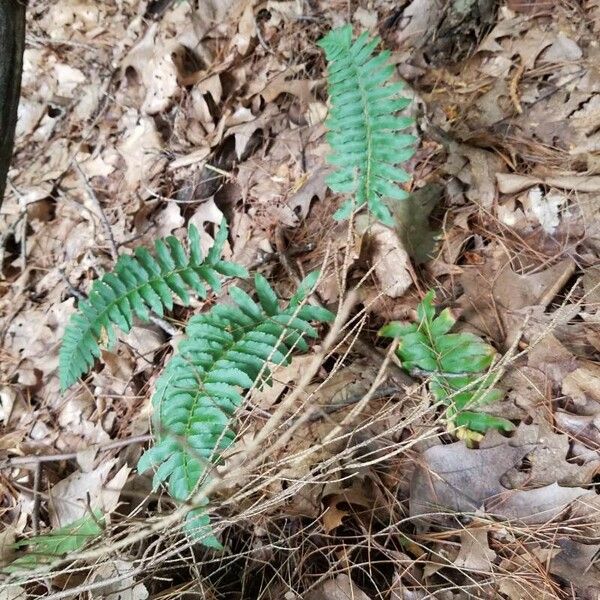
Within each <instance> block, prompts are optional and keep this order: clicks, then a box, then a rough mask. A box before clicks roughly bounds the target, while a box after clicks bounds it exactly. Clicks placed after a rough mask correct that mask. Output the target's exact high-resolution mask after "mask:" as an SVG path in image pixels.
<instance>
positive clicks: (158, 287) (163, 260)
mask: <svg viewBox="0 0 600 600" xmlns="http://www.w3.org/2000/svg"><path fill="white" fill-rule="evenodd" d="M188 236H189V254H187V253H186V251H185V250H184V248H183V246H182V244H181V242H180V241H179V240H178V239H177V238H176V237H174V236H169V237H167V238H165V239H160V240H157V241H156V243H155V256H153V255H152V254H150V252H148V250H146V249H145V248H137V249H136V250H135V254H134V255H133V256H129V255H123V256H120V257H119V259H118V260H117V263H116V265H115V268H114V271H112V272H110V273H106V274H105V275H103V276H102V277H101V278H100V279H98V280H97V281H95V282H94V283H93V284H92V289H91V291H90V295H89V298H88V299H87V300H83V301H82V302H80V303H79V307H78V310H77V312H76V313H74V314H73V315H72V316H71V319H70V320H69V323H68V324H67V327H66V330H65V334H64V336H63V340H62V345H61V348H60V353H59V376H60V385H61V389H62V390H63V391H64V390H66V389H67V388H68V387H69V386H71V385H72V384H73V383H75V382H76V381H77V379H78V378H79V377H81V376H82V375H84V374H85V373H87V371H88V370H89V369H90V368H91V367H92V366H93V364H94V360H95V359H96V358H98V357H99V356H100V346H99V340H100V339H101V338H102V337H103V335H106V336H107V337H108V342H109V344H110V345H112V344H114V342H115V339H116V335H115V331H114V326H115V325H116V326H117V327H118V328H119V329H122V330H123V331H125V332H128V331H129V330H130V329H131V327H132V324H133V317H134V315H136V316H138V317H139V318H140V319H141V320H143V321H148V319H149V317H150V311H151V310H152V311H154V312H155V313H157V314H158V315H160V316H162V315H163V314H164V309H167V310H171V309H172V308H173V295H175V296H177V297H178V298H179V299H180V300H181V302H182V303H183V304H184V305H188V304H189V301H190V296H189V293H188V289H191V290H193V291H195V292H196V293H197V294H198V295H199V296H200V297H201V298H204V297H206V294H207V286H210V287H211V288H213V289H214V290H215V291H218V290H219V289H220V287H221V281H220V276H222V275H227V276H235V277H247V276H248V273H247V271H246V269H245V268H244V267H242V266H240V265H237V264H235V263H232V262H228V261H224V260H222V259H221V252H222V250H223V245H224V243H225V241H226V240H227V225H226V223H225V221H223V222H222V224H221V227H220V228H219V231H218V233H217V236H216V237H215V242H214V245H213V246H212V248H211V249H210V250H209V251H208V253H207V256H206V258H205V259H203V257H202V252H201V249H200V236H199V233H198V230H197V229H196V227H195V226H194V225H190V227H189V230H188Z"/></svg>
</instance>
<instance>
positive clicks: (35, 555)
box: [3, 509, 104, 573]
mask: <svg viewBox="0 0 600 600" xmlns="http://www.w3.org/2000/svg"><path fill="white" fill-rule="evenodd" d="M103 530H104V517H103V515H102V513H101V512H100V511H99V510H98V509H96V510H94V511H93V512H92V513H90V514H87V515H84V516H83V517H81V518H80V519H77V521H74V522H73V523H70V524H69V525H65V526H64V527H61V528H59V529H55V530H53V531H51V532H49V533H44V534H40V535H36V536H33V537H31V538H28V539H25V540H21V541H20V542H17V543H15V544H13V547H14V548H23V547H25V546H26V547H27V551H26V552H25V553H23V554H21V555H20V556H19V557H17V558H16V559H15V560H14V561H13V562H12V563H11V564H10V565H8V566H7V567H5V568H4V569H3V571H4V572H6V573H15V572H18V571H24V570H31V569H37V568H39V567H42V566H45V565H50V564H51V563H52V562H54V561H56V560H58V559H60V558H64V557H66V556H67V555H69V554H70V553H72V552H75V551H76V550H79V549H80V548H81V547H82V546H84V545H85V544H87V543H88V542H91V541H92V540H94V539H95V538H97V537H98V536H100V535H101V534H102V531H103Z"/></svg>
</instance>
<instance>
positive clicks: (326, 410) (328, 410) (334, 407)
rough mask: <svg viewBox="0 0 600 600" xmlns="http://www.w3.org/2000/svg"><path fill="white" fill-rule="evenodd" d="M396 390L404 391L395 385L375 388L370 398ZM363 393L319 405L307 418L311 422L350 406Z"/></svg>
mask: <svg viewBox="0 0 600 600" xmlns="http://www.w3.org/2000/svg"><path fill="white" fill-rule="evenodd" d="M398 392H404V388H403V387H399V386H397V385H394V386H386V387H381V388H379V389H377V390H375V391H374V392H373V393H372V394H371V396H370V399H371V400H379V399H380V398H386V397H387V396H393V395H394V394H397V393H398ZM365 395H366V392H361V393H360V394H354V395H352V396H350V397H349V398H346V399H345V400H342V401H341V402H336V403H335V404H329V405H327V406H321V407H319V409H318V410H317V411H316V412H314V413H313V414H312V415H311V417H310V419H309V420H310V421H311V422H314V421H318V420H320V419H322V418H323V416H325V415H330V414H332V413H334V412H337V411H338V410H343V409H344V408H348V406H352V405H353V404H356V403H357V402H360V401H361V400H362V399H363V398H364V397H365Z"/></svg>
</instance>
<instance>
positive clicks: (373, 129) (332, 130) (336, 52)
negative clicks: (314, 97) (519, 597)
mask: <svg viewBox="0 0 600 600" xmlns="http://www.w3.org/2000/svg"><path fill="white" fill-rule="evenodd" d="M379 41H380V40H379V38H378V37H375V38H373V39H369V35H368V33H366V32H365V33H363V34H361V35H360V36H359V37H358V38H357V39H356V41H354V42H353V41H352V26H351V25H345V26H343V27H339V28H337V29H334V30H332V31H331V32H329V33H328V34H327V35H326V36H325V37H324V38H322V39H321V40H320V41H319V46H321V47H322V48H323V49H324V50H325V55H326V57H327V61H328V70H329V73H328V77H327V80H328V85H329V96H330V98H331V111H330V113H329V117H328V119H327V122H326V125H327V127H328V129H329V133H328V135H327V140H328V142H329V145H330V146H331V149H332V150H333V153H332V154H331V155H330V156H329V158H328V161H329V162H330V163H331V164H332V165H334V166H335V167H336V170H335V172H334V173H332V174H331V175H330V176H329V177H328V180H327V183H328V185H329V187H330V188H331V189H332V190H333V191H334V192H338V193H350V194H354V198H353V199H352V200H348V201H347V202H345V203H344V204H343V206H342V207H341V208H340V209H339V210H338V211H337V212H336V213H335V215H334V217H335V218H336V219H338V220H343V219H347V218H348V217H349V216H350V214H351V213H352V211H353V210H354V209H356V208H360V207H361V206H363V205H364V204H365V203H366V204H367V207H368V210H369V211H370V212H371V213H372V214H373V216H374V217H375V218H377V219H379V220H380V221H381V222H382V223H384V224H385V225H393V219H392V215H391V213H390V211H389V209H388V208H387V206H386V205H385V204H384V202H383V199H384V198H389V199H392V200H403V199H405V198H406V197H407V193H406V192H405V191H404V190H402V189H401V188H400V187H398V185H397V184H398V183H402V182H406V181H408V180H409V179H410V177H409V175H408V174H407V173H406V171H404V170H402V169H400V168H398V167H397V166H396V165H397V164H398V163H401V162H403V161H406V160H408V159H409V158H410V157H411V156H412V155H413V154H414V148H413V145H414V143H415V137H414V136H412V135H407V134H400V133H398V132H399V131H401V130H403V129H406V128H407V127H409V126H410V125H411V124H412V123H413V121H412V119H411V118H409V117H406V116H404V117H401V116H397V112H398V111H401V110H403V109H405V108H406V107H407V106H408V105H409V104H410V100H409V99H408V98H403V97H400V96H398V93H399V92H400V90H401V89H402V87H403V84H402V83H390V81H389V80H390V78H391V76H392V74H393V73H394V67H393V65H390V64H388V59H389V57H390V53H389V52H388V51H384V52H381V53H380V54H377V55H373V51H374V50H375V48H376V46H377V44H378V43H379Z"/></svg>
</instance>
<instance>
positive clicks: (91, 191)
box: [73, 159, 119, 261]
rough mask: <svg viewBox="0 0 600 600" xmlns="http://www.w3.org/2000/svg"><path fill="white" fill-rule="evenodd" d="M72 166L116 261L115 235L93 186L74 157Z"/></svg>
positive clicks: (117, 252)
mask: <svg viewBox="0 0 600 600" xmlns="http://www.w3.org/2000/svg"><path fill="white" fill-rule="evenodd" d="M73 166H74V167H75V170H76V171H77V174H78V175H79V178H80V179H81V182H82V183H83V186H84V187H85V191H86V192H87V195H88V197H89V199H90V200H91V202H92V204H93V205H94V208H95V209H96V213H97V216H98V217H99V218H100V222H101V223H102V228H103V229H104V237H105V238H106V241H107V242H108V243H109V245H110V255H111V258H112V259H113V260H114V261H116V260H117V258H118V257H119V250H118V246H117V242H115V236H114V235H113V232H112V228H111V226H110V223H109V222H108V219H107V217H106V214H105V213H104V209H103V208H102V205H101V204H100V200H98V196H96V192H95V191H94V188H92V186H91V185H90V183H89V181H88V180H87V177H86V176H85V173H84V172H83V171H82V169H81V167H80V166H79V163H78V162H77V160H76V159H73Z"/></svg>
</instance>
